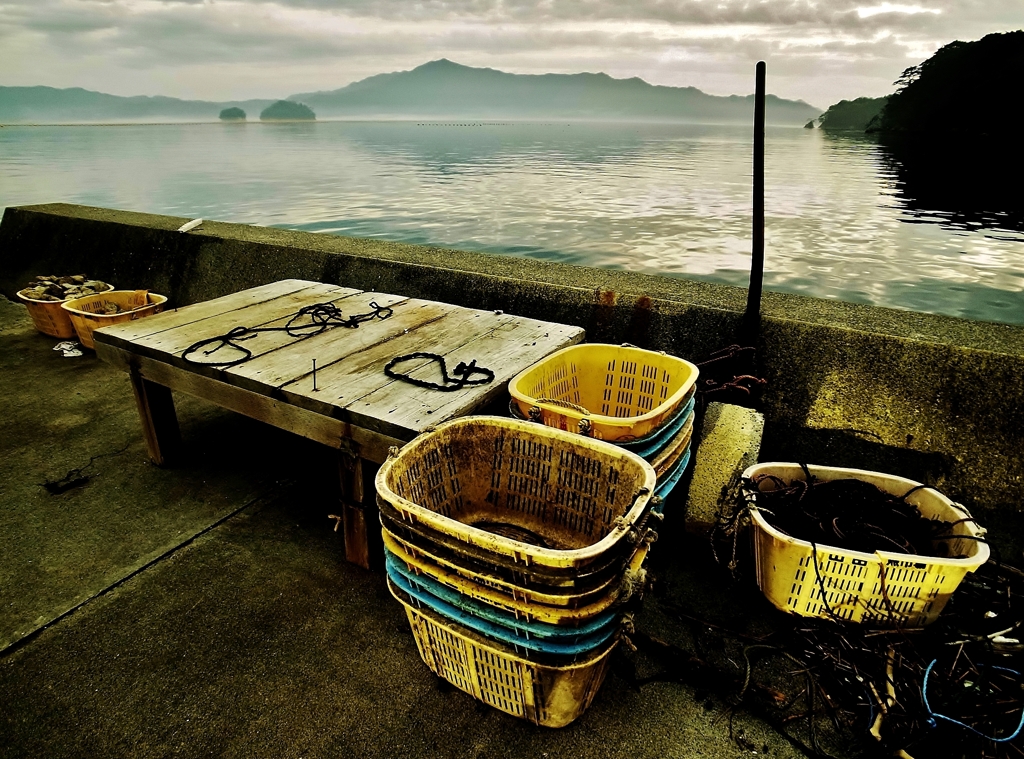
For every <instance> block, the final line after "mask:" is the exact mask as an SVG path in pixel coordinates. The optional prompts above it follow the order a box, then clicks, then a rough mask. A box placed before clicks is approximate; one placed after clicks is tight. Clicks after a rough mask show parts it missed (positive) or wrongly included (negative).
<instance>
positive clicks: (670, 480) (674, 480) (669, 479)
mask: <svg viewBox="0 0 1024 759" xmlns="http://www.w3.org/2000/svg"><path fill="white" fill-rule="evenodd" d="M689 463H690V449H689V448H687V449H686V452H685V453H683V455H682V456H680V457H679V461H677V462H676V465H675V466H674V467H672V468H671V469H670V470H669V471H668V472H666V473H665V476H664V477H663V478H662V479H661V480H660V481H659V482H658V484H657V485H656V486H655V488H654V495H656V496H657V497H658V498H660V499H661V502H660V503H658V504H657V505H656V506H655V507H654V508H653V511H656V512H657V513H659V514H660V513H661V511H662V509H663V508H664V507H665V497H666V496H668V494H669V493H671V492H672V489H673V488H674V487H675V486H676V485H678V484H679V480H681V479H682V478H683V474H685V473H686V466H687V465H688V464H689Z"/></svg>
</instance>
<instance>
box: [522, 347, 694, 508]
mask: <svg viewBox="0 0 1024 759" xmlns="http://www.w3.org/2000/svg"><path fill="white" fill-rule="evenodd" d="M697 374H698V370H697V367H696V366H694V365H693V364H691V363H690V362H689V361H684V360H683V359H681V358H676V357H675V356H669V355H667V354H665V353H656V352H654V351H648V350H643V349H642V348H634V347H632V346H619V345H604V344H600V343H593V344H586V345H574V346H571V347H569V348H564V349H562V350H560V351H557V352H555V353H552V354H551V355H550V356H548V357H546V358H544V359H542V360H541V361H539V362H537V363H536V364H534V365H533V366H531V367H529V368H527V369H525V370H524V371H522V372H520V373H519V374H518V375H516V377H514V378H513V379H512V381H511V382H510V383H509V393H510V394H511V395H512V402H511V405H510V409H511V411H512V414H513V416H516V417H518V418H521V419H530V420H532V421H536V422H542V423H543V424H545V425H547V426H549V427H556V428H558V429H562V430H570V431H574V432H579V433H581V434H584V435H587V436H588V437H594V438H597V439H600V440H607V441H608V442H612V443H615V444H616V445H619V446H622V447H623V448H625V449H627V450H630V451H632V452H634V453H636V454H638V455H640V456H641V457H643V458H644V459H646V460H647V461H648V462H650V463H651V465H652V466H653V467H654V470H655V473H656V474H657V476H658V484H657V488H656V495H657V496H658V498H659V504H658V505H657V506H656V507H655V508H656V509H657V510H660V509H661V505H660V501H663V500H664V499H665V497H666V496H668V494H669V493H670V492H671V491H672V489H673V488H674V487H675V486H676V484H677V483H678V482H679V480H680V479H682V476H683V474H684V473H685V472H686V467H687V466H688V465H689V463H690V438H691V436H692V433H693V405H694V391H695V389H696V382H697Z"/></svg>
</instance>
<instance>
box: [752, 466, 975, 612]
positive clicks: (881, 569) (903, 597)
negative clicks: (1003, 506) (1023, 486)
mask: <svg viewBox="0 0 1024 759" xmlns="http://www.w3.org/2000/svg"><path fill="white" fill-rule="evenodd" d="M810 471H811V473H812V474H813V475H814V476H815V477H818V478H819V479H821V480H833V479H839V478H841V477H853V478H856V479H862V480H866V481H871V482H873V483H874V484H875V485H877V486H878V487H880V488H882V490H884V491H886V492H889V493H892V494H895V495H901V494H903V493H906V492H908V491H910V490H911V489H912V488H914V487H915V486H916V485H917V484H918V483H915V482H913V481H912V480H906V479H904V478H901V477H895V476H891V475H885V474H881V473H879V472H866V471H863V470H856V469H834V468H829V467H810ZM760 473H771V474H773V475H775V476H777V477H780V478H781V479H782V480H783V481H784V482H790V481H792V480H794V479H803V474H802V470H801V469H800V467H799V466H798V465H795V464H772V463H766V464H758V465H756V466H754V467H751V468H750V469H748V470H747V471H746V472H745V473H744V477H745V478H749V477H751V476H754V475H756V474H760ZM908 501H910V502H911V503H914V505H915V506H917V507H918V509H919V510H920V512H921V514H922V516H924V517H926V518H935V517H939V518H942V519H945V520H947V521H951V522H953V521H958V520H962V519H965V518H968V515H967V514H966V513H965V512H963V511H961V510H960V509H959V508H957V507H956V506H954V505H953V504H952V502H951V501H950V500H949V499H948V498H946V497H945V496H943V495H942V494H941V493H938V492H937V491H934V490H930V489H928V490H918V491H916V492H915V493H913V495H912V496H910V497H909V498H908ZM751 516H752V530H751V537H752V540H753V546H754V558H755V565H756V569H757V582H758V585H759V586H760V588H761V590H762V591H763V592H764V594H765V596H766V597H767V598H768V600H769V601H771V602H772V604H774V605H775V606H776V607H777V608H779V609H782V610H784V611H789V612H792V613H794V614H798V615H800V616H807V617H824V618H831V617H834V618H839V619H843V620H847V621H850V622H866V623H871V624H875V625H878V626H904V627H921V626H924V625H927V624H931V623H932V622H934V621H935V619H936V618H937V617H938V616H939V613H940V612H941V611H942V609H943V608H944V607H945V605H946V602H947V601H948V600H949V597H950V596H951V595H952V594H953V591H955V590H956V588H957V586H958V585H959V584H960V582H961V581H962V580H963V578H964V577H965V576H966V575H967V573H968V572H973V571H974V570H975V569H977V568H978V567H979V566H981V565H982V564H984V563H985V561H987V559H988V555H989V552H988V546H986V545H984V544H981V543H978V542H977V541H973V540H968V539H959V540H958V539H953V540H951V541H949V543H950V547H951V551H952V552H954V553H957V552H963V553H965V554H966V555H967V558H964V559H944V558H938V557H932V556H908V555H906V554H893V553H889V552H885V551H878V552H876V553H874V554H869V553H861V552H857V551H847V550H844V549H841V548H837V547H834V546H828V545H814V544H811V543H808V542H806V541H802V540H797V539H794V538H792V537H790V536H788V535H784V534H782V533H780V532H778V531H777V530H775V529H774V528H772V527H771V525H770V524H768V522H767V521H766V520H765V519H764V517H763V516H762V515H761V514H760V512H759V511H758V510H757V509H756V508H755V509H753V510H752V513H751ZM954 529H959V530H962V531H963V533H962V534H965V535H973V536H976V537H981V536H982V535H983V534H984V531H982V530H981V529H980V528H978V527H977V526H976V525H973V524H972V523H971V522H970V521H968V522H962V523H961V524H958V525H957V526H956V527H955V528H954Z"/></svg>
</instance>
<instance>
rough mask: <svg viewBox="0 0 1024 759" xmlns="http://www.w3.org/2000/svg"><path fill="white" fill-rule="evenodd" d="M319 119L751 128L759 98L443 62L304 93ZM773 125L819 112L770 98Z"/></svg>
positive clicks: (297, 97) (798, 121)
mask: <svg viewBox="0 0 1024 759" xmlns="http://www.w3.org/2000/svg"><path fill="white" fill-rule="evenodd" d="M288 99H289V100H297V101H302V102H303V103H305V104H307V105H309V106H310V107H312V108H314V109H315V110H316V112H317V114H318V115H319V116H320V117H321V118H332V117H333V118H354V117H359V118H473V119H496V118H499V119H554V118H557V119H578V120H609V121H612V120H616V121H617V120H625V121H698V122H732V121H742V122H744V123H746V122H749V121H750V120H751V118H752V114H753V108H754V96H753V95H747V96H738V95H732V96H729V97H718V96H715V95H708V94H706V93H704V92H701V91H700V90H698V89H697V88H695V87H663V86H658V85H652V84H648V83H647V82H645V81H644V80H642V79H639V78H637V77H634V78H632V79H613V78H612V77H610V76H608V75H607V74H509V73H507V72H504V71H498V70H496V69H489V68H473V67H471V66H463V65H461V64H458V63H455V62H453V61H450V60H448V59H446V58H442V59H440V60H437V61H431V62H430V63H425V64H423V65H422V66H418V67H417V68H414V69H412V70H411V71H399V72H395V73H390V74H377V75H376V76H371V77H369V78H367V79H363V80H361V81H358V82H354V83H352V84H350V85H348V86H347V87H342V88H341V89H337V90H331V91H329V92H303V93H296V94H294V95H290V96H289V97H288ZM766 111H767V120H768V121H769V122H770V123H781V124H800V125H803V124H804V123H806V122H807V120H808V119H813V118H816V117H817V116H818V115H819V114H820V113H821V110H820V109H818V108H815V107H813V106H811V105H808V104H807V103H805V102H803V101H800V100H783V99H782V98H778V97H775V96H774V95H769V96H768V97H767V103H766Z"/></svg>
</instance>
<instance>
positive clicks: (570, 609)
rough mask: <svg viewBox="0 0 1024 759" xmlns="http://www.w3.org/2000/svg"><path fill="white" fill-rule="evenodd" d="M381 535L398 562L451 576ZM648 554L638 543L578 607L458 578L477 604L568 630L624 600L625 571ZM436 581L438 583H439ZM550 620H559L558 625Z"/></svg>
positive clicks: (386, 546) (637, 563)
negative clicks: (615, 572)
mask: <svg viewBox="0 0 1024 759" xmlns="http://www.w3.org/2000/svg"><path fill="white" fill-rule="evenodd" d="M385 530H386V528H385ZM382 535H383V538H384V547H385V548H386V549H387V550H388V551H390V552H391V553H392V554H393V555H394V556H396V557H397V558H399V559H401V560H402V561H403V562H405V563H406V564H408V565H412V566H413V567H416V568H417V569H419V570H420V571H422V572H425V573H427V575H429V576H431V577H434V578H435V579H436V575H434V573H433V572H432V571H431V570H434V569H439V570H440V571H439V572H438V575H442V576H445V577H448V578H451V577H452V574H453V572H452V571H450V570H447V569H445V568H444V567H430V565H429V562H426V561H423V560H421V559H418V558H417V557H415V556H410V555H409V553H408V551H407V550H406V549H405V547H404V546H403V545H401V543H400V541H396V540H395V538H394V536H393V535H392V534H391V532H390V531H387V534H383V533H382ZM395 542H399V545H398V549H399V550H397V551H396V550H395V547H394V546H393V545H389V543H392V544H393V543H395ZM649 553H650V547H649V546H647V545H644V544H641V546H640V547H639V548H638V549H637V553H636V554H634V555H633V556H631V557H630V560H629V561H628V562H626V563H625V564H624V565H623V567H622V571H621V572H620V573H619V574H618V575H616V576H613V577H612V580H611V582H609V585H608V587H607V588H602V589H601V595H600V596H599V597H598V598H597V600H594V601H591V602H589V603H584V604H581V605H580V606H554V605H549V604H546V603H544V602H543V601H540V600H529V601H523V600H520V599H517V598H510V597H508V596H506V595H505V594H503V593H501V592H500V591H497V590H493V589H491V588H488V587H487V586H485V585H481V584H480V583H478V582H476V581H475V580H471V579H468V578H465V577H460V578H459V579H461V581H462V583H463V584H466V585H475V586H476V588H477V591H478V592H479V595H480V597H475V596H474V597H473V598H476V600H478V601H480V603H485V604H488V605H490V606H495V605H496V604H498V605H499V607H498V608H502V607H507V606H521V607H526V608H523V609H522V611H521V612H520V613H521V614H523V615H524V616H526V617H533V618H535V619H537V620H539V621H542V622H544V623H545V624H549V625H554V626H556V627H570V628H571V627H573V625H571V624H566V623H567V622H570V621H571V622H586V621H587V620H589V619H593V618H595V617H599V616H602V615H604V614H607V613H608V612H609V611H612V610H613V609H614V608H615V606H616V605H617V604H619V602H620V601H622V600H623V598H622V586H621V580H622V577H623V576H624V575H625V573H626V571H628V570H632V571H637V570H639V569H640V568H641V567H643V565H644V563H645V562H646V561H647V557H648V555H649ZM438 581H439V582H440V580H438ZM441 584H442V585H444V584H445V583H444V582H441ZM456 584H458V582H456ZM459 592H462V591H459ZM483 598H490V599H492V600H491V601H487V600H483ZM552 620H561V621H560V622H559V621H552Z"/></svg>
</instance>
